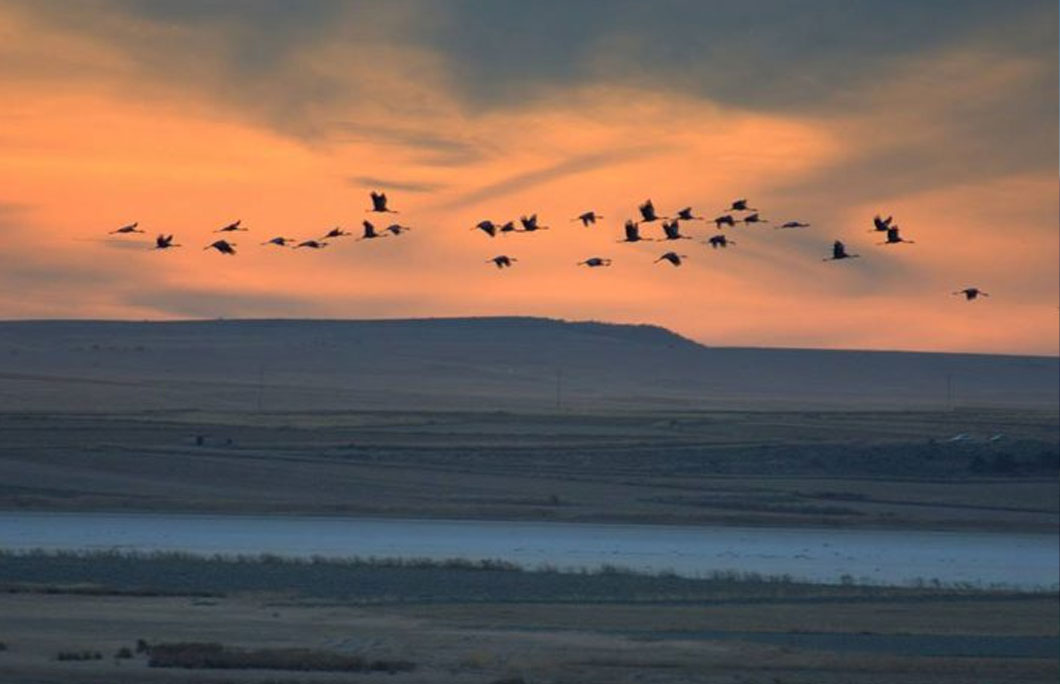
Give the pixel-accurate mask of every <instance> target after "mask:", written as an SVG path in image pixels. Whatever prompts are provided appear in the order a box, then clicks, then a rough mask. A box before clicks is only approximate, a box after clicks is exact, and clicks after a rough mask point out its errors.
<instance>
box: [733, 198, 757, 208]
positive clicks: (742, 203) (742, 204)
mask: <svg viewBox="0 0 1060 684" xmlns="http://www.w3.org/2000/svg"><path fill="white" fill-rule="evenodd" d="M729 211H758V210H757V209H754V208H752V207H749V206H747V200H745V199H738V200H734V201H733V203H732V204H730V205H729Z"/></svg>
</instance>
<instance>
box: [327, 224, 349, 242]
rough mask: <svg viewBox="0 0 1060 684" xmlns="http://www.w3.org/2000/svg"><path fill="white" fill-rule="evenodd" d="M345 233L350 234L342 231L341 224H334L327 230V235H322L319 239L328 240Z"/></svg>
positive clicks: (345, 234)
mask: <svg viewBox="0 0 1060 684" xmlns="http://www.w3.org/2000/svg"><path fill="white" fill-rule="evenodd" d="M347 235H350V233H347V232H346V231H344V230H343V229H342V227H341V226H335V227H334V228H332V229H331V230H329V231H328V234H327V235H325V236H324V237H322V238H320V239H321V240H330V239H331V238H337V237H346V236H347Z"/></svg>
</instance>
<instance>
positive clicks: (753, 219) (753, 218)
mask: <svg viewBox="0 0 1060 684" xmlns="http://www.w3.org/2000/svg"><path fill="white" fill-rule="evenodd" d="M743 222H744V223H769V221H767V220H766V219H764V218H760V217H759V216H758V213H757V212H756V213H754V214H748V215H747V216H744V217H743Z"/></svg>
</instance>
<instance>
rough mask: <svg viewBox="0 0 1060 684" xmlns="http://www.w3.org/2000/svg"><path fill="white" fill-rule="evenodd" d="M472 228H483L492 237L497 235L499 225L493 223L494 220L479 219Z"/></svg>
mask: <svg viewBox="0 0 1060 684" xmlns="http://www.w3.org/2000/svg"><path fill="white" fill-rule="evenodd" d="M513 227H514V226H513ZM471 230H481V231H482V232H483V233H485V234H486V235H489V236H490V237H495V236H496V235H497V226H495V225H493V221H479V222H478V223H476V224H475V227H474V228H472V229H471Z"/></svg>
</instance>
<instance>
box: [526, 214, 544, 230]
mask: <svg viewBox="0 0 1060 684" xmlns="http://www.w3.org/2000/svg"><path fill="white" fill-rule="evenodd" d="M519 223H521V224H523V231H522V232H524V233H532V232H534V231H535V230H548V226H539V225H537V214H530V215H529V216H521V217H519Z"/></svg>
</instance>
